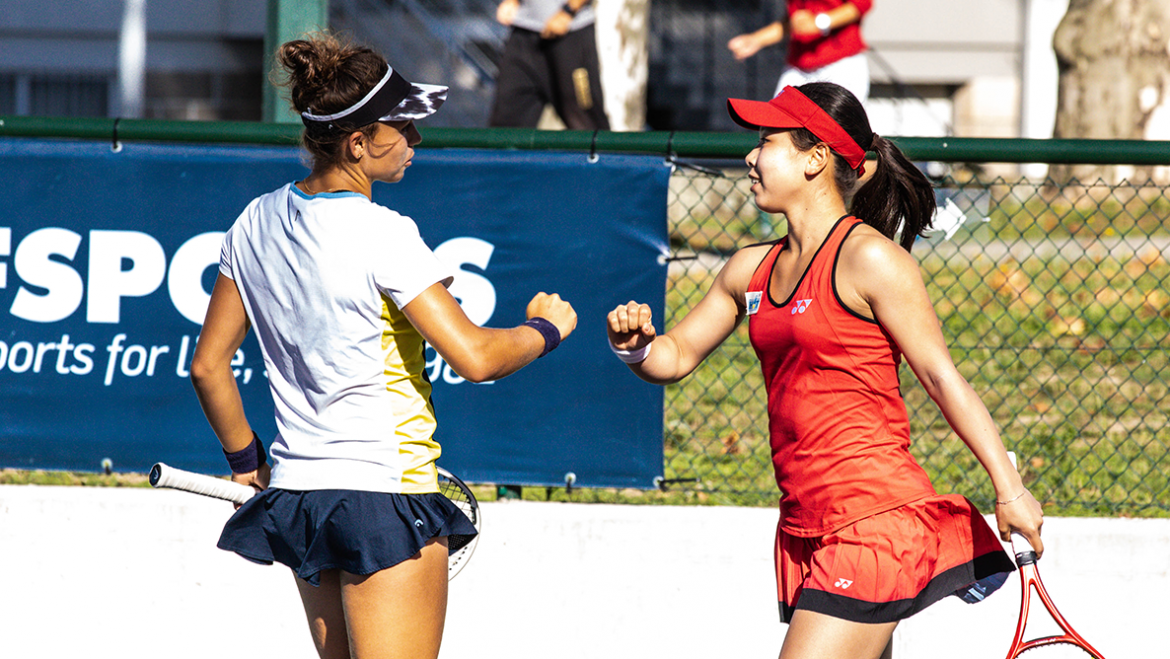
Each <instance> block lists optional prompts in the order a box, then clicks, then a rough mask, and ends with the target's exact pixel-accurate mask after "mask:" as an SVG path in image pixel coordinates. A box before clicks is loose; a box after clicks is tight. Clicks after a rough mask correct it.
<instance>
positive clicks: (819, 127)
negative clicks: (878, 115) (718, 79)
mask: <svg viewBox="0 0 1170 659" xmlns="http://www.w3.org/2000/svg"><path fill="white" fill-rule="evenodd" d="M727 112H728V113H729V114H731V118H732V119H734V120H735V123H737V124H739V125H740V126H743V127H744V128H807V129H808V130H809V131H810V132H812V134H813V135H816V137H817V139H819V140H821V141H822V142H824V143H825V144H828V145H829V148H830V149H832V150H833V152H835V153H838V154H840V155H841V157H843V158H845V162H847V163H849V166H850V167H852V168H853V169H855V170H857V175H858V176H861V175H862V174H864V173H865V149H862V148H861V147H860V146H858V145H857V142H854V141H853V138H852V137H849V133H846V132H845V129H843V128H841V126H840V125H839V124H838V123H837V122H836V121H834V120H833V118H832V117H830V116H829V113H828V112H825V111H824V110H822V109H821V106H819V105H817V104H816V103H813V102H812V101H810V100H809V99H808V97H807V96H805V95H804V94H802V93H800V90H799V89H797V88H795V87H785V88H784V89H781V90H780V93H779V94H777V95H776V98H774V99H772V100H770V101H768V102H767V103H765V102H763V101H748V100H744V99H740V98H729V99H727Z"/></svg>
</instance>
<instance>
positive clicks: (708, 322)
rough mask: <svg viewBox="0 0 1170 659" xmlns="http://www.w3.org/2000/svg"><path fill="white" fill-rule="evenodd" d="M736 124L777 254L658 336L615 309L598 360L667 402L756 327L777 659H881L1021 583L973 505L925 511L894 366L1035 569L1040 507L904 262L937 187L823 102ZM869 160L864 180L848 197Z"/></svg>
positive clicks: (806, 90)
mask: <svg viewBox="0 0 1170 659" xmlns="http://www.w3.org/2000/svg"><path fill="white" fill-rule="evenodd" d="M728 109H729V111H730V113H731V115H732V117H733V118H734V119H735V120H736V122H738V123H739V124H740V125H743V126H745V127H749V128H757V129H759V131H760V142H759V145H758V146H757V147H756V148H755V149H753V150H752V152H751V153H750V154H748V156H747V164H748V167H749V168H750V169H749V174H748V175H749V177H750V178H751V180H752V193H753V194H754V195H755V200H756V204H757V205H758V206H759V207H760V208H761V209H762V210H765V211H767V212H770V213H783V214H784V215H785V216H786V217H787V219H788V235H787V236H786V237H785V238H783V239H781V240H779V241H777V242H776V243H772V244H766V245H757V246H752V247H747V248H745V249H742V250H740V251H739V252H737V253H736V254H735V255H734V256H733V257H732V258H731V259H730V260H729V261H728V262H727V264H726V265H725V266H724V267H723V269H722V271H721V272H720V273H719V275H718V276H717V277H716V279H715V281H714V283H713V284H712V286H711V290H710V291H709V292H708V293H707V294H706V296H705V297H704V298H703V299H702V300H701V301H700V303H699V304H698V305H697V306H696V307H695V308H694V309H693V310H692V311H691V312H690V313H689V314H687V316H686V317H685V318H683V319H682V320H681V321H680V322H679V323H678V324H677V326H675V327H674V328H672V329H671V330H670V331H669V332H667V333H666V334H663V335H661V336H658V335H657V333H656V330H655V328H654V326H653V324H652V322H651V318H650V309H649V307H648V306H646V305H643V304H638V303H636V302H630V303H628V304H624V305H621V306H618V307H617V308H616V309H614V310H613V311H612V312H610V313H609V314H608V317H607V326H608V331H609V338H610V342H611V344H612V347H613V349H614V351H615V353H617V355H618V357H619V358H621V359H622V361H625V362H626V363H627V364H628V365H629V366H630V368H631V369H632V370H633V371H634V373H636V374H637V375H638V376H639V377H641V378H642V379H644V380H646V381H648V382H653V383H660V384H665V383H671V382H676V381H678V380H680V379H682V378H683V377H685V376H686V375H688V374H689V373H691V372H692V371H693V370H694V369H695V368H696V367H697V366H698V365H699V363H700V362H702V361H703V359H704V358H706V357H707V355H709V354H710V353H711V352H712V351H713V350H714V349H715V348H716V347H717V346H718V345H719V344H720V343H722V342H723V341H724V340H725V339H726V338H727V337H728V336H729V335H730V334H731V333H732V331H733V330H734V329H735V328H736V326H737V325H738V324H739V323H740V321H741V320H743V319H744V317H747V318H749V323H750V325H749V335H750V337H751V341H752V345H753V347H754V348H755V350H756V354H757V355H758V356H759V359H760V362H761V365H762V367H763V372H764V379H765V384H766V386H767V393H768V414H769V430H770V436H771V444H772V460H773V465H774V467H775V470H776V483H777V484H778V485H779V487H780V491H781V493H782V496H781V501H780V523H779V527H778V529H777V536H776V577H777V585H778V595H779V598H778V599H779V603H780V615H781V618H782V620H784V621H785V622H788V623H789V628H788V632H787V635H786V637H785V639H784V645H783V648H782V650H781V652H780V657H781V659H812V658H826V659H827V658H835V659H844V658H849V659H869V658H876V657H881V656H883V655H884V656H888V655H889V645H890V639H891V636H892V634H893V631H894V627H895V626H896V625H897V624H898V621H899V620H902V619H903V618H906V617H908V616H910V615H913V614H914V613H916V612H918V611H920V610H922V609H923V608H925V607H927V606H929V605H930V604H932V603H934V602H936V601H938V600H939V599H942V598H943V597H945V596H947V595H951V594H954V595H958V596H960V597H963V598H964V599H966V600H968V601H978V600H980V599H982V598H983V597H985V596H986V595H987V594H989V592H990V591H992V590H994V589H995V588H997V587H998V586H999V585H1000V584H1002V583H1003V579H1004V578H1005V577H1006V574H1007V573H1008V572H1010V571H1011V570H1012V569H1013V567H1014V566H1013V563H1012V561H1011V560H1010V559H1009V558H1008V556H1007V554H1006V553H1005V552H1004V551H1003V548H1002V546H1001V545H1000V543H999V540H998V539H997V538H996V534H995V533H994V532H993V531H992V530H991V529H990V528H989V527H988V525H987V524H986V523H985V522H984V520H983V518H982V517H981V516H980V515H979V512H978V511H977V510H976V509H975V507H974V505H972V504H971V502H969V501H968V500H967V499H965V498H964V497H962V496H959V495H945V496H944V495H939V494H937V493H936V492H935V490H934V488H933V487H932V486H931V484H930V481H929V480H928V478H927V476H926V474H925V472H924V471H923V470H922V468H921V467H920V466H919V465H918V464H917V462H916V461H915V460H914V458H913V457H912V456H911V454H910V452H909V445H910V437H909V421H908V418H907V413H906V407H905V404H904V403H903V401H902V397H901V394H900V392H899V388H898V365H899V363H900V362H901V360H902V358H905V359H906V362H907V363H908V364H909V365H910V368H911V369H913V371H914V373H915V375H917V376H918V379H919V380H920V381H921V382H922V384H923V386H924V387H925V388H926V391H927V392H928V393H929V394H930V396H931V398H933V399H934V401H935V403H936V404H938V406H939V408H940V409H941V410H942V412H943V414H944V416H945V417H946V419H947V420H948V422H949V423H950V424H951V426H952V428H954V430H955V432H956V433H957V434H958V435H959V437H961V438H962V439H963V441H964V442H966V444H967V446H968V447H969V448H970V449H971V451H972V452H973V453H974V454H975V456H976V457H977V458H978V459H979V461H980V463H982V465H983V466H984V468H985V469H986V470H987V473H988V474H989V475H990V476H991V480H992V483H993V484H994V486H995V491H996V498H997V504H996V507H995V508H996V510H995V514H996V519H997V525H998V527H999V536H1000V538H1002V539H1004V540H1007V539H1008V537H1009V532H1010V531H1013V530H1015V531H1019V532H1021V533H1022V534H1023V535H1024V536H1025V537H1026V538H1027V539H1028V540H1029V541H1030V542H1031V543H1032V545H1033V546H1034V547H1036V548H1037V549H1038V550H1042V545H1041V543H1040V525H1041V523H1042V518H1041V511H1040V505H1039V503H1037V502H1036V500H1035V499H1034V498H1033V497H1032V495H1031V494H1029V493H1028V491H1027V489H1025V487H1024V485H1023V483H1022V482H1021V480H1020V477H1019V474H1018V473H1017V472H1016V470H1015V469H1014V468H1013V467H1012V465H1011V463H1010V462H1009V460H1008V457H1007V452H1006V451H1005V450H1004V446H1003V443H1002V442H1001V441H1000V438H999V434H998V432H997V431H996V428H995V425H994V423H993V422H992V419H991V416H990V414H988V412H987V409H986V408H985V407H984V406H983V404H982V402H981V401H980V400H979V398H978V396H977V395H976V394H975V392H974V390H973V389H972V388H971V386H970V385H969V384H968V383H967V381H966V380H964V379H963V377H962V376H961V375H959V373H958V371H957V370H956V369H955V366H954V363H953V362H952V361H951V357H950V353H949V352H948V351H947V347H946V345H945V343H944V341H943V335H942V331H941V328H940V325H939V322H938V318H937V316H936V315H935V313H934V309H933V307H932V306H931V302H930V299H929V297H928V296H927V293H926V288H925V286H924V285H923V282H922V277H921V274H920V273H919V270H918V265H917V263H916V262H915V260H914V259H913V257H912V256H911V255H910V246H911V245H912V244H913V241H914V239H915V238H916V237H917V236H918V235H919V234H920V233H921V232H922V231H923V229H925V228H927V227H928V226H929V222H930V218H931V216H932V213H933V210H934V197H933V192H932V190H931V187H930V184H929V182H928V181H927V180H926V179H925V177H923V176H922V174H921V173H920V172H918V170H917V169H915V168H914V167H913V166H912V165H911V163H909V162H908V161H907V160H906V158H905V156H903V155H902V153H901V152H900V151H899V150H898V148H897V147H896V146H895V145H893V144H892V143H891V142H889V141H887V140H884V139H882V138H881V137H878V136H877V135H875V134H874V133H873V132H872V131H871V129H870V127H869V120H868V118H867V117H866V115H865V110H864V109H863V108H862V106H861V104H860V102H858V100H857V99H856V98H855V97H854V96H853V95H852V94H851V93H849V92H848V91H847V90H845V89H844V88H842V87H840V86H838V85H835V84H833V83H827V82H817V83H809V84H805V85H802V86H800V87H786V88H785V89H784V90H782V91H781V93H780V94H779V95H777V96H776V98H774V99H772V100H771V101H769V102H766V103H765V102H758V101H746V100H736V99H731V100H729V102H728ZM867 150H870V151H874V152H876V153H877V162H876V170H875V171H874V172H873V175H872V176H871V177H870V179H869V180H868V181H866V183H865V184H864V185H863V186H862V187H861V188H860V189H858V190H857V192H856V194H855V195H852V194H851V193H852V192H853V191H854V189H855V188H856V187H857V183H858V179H859V177H860V175H861V174H862V173H863V171H864V163H865V153H866V151H867ZM850 197H852V205H851V210H852V213H853V214H850V213H849V212H847V211H846V207H847V205H848V204H849V201H850ZM902 222H904V227H903V229H902V231H901V235H902V237H901V239H900V243H901V244H900V245H899V244H898V243H896V242H894V240H893V238H894V237H895V235H896V232H897V231H898V228H899V225H900V223H902Z"/></svg>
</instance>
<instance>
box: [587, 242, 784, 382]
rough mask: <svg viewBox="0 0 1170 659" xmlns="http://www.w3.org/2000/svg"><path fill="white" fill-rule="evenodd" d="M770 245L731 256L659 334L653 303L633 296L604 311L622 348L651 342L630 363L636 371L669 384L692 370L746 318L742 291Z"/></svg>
mask: <svg viewBox="0 0 1170 659" xmlns="http://www.w3.org/2000/svg"><path fill="white" fill-rule="evenodd" d="M766 253H767V246H762V247H750V248H747V249H743V250H740V251H739V252H737V253H736V254H735V255H734V256H732V257H731V259H730V260H729V261H728V262H727V264H726V265H725V266H723V269H722V270H721V271H720V272H719V275H718V276H716V277H715V282H714V283H712V284H711V289H710V290H709V291H707V294H706V295H705V296H703V299H702V300H700V301H699V304H697V305H695V308H694V309H691V311H690V313H688V314H687V315H686V317H685V318H683V319H682V320H681V321H680V322H679V323H678V324H677V325H675V326H674V328H672V329H671V330H670V331H669V332H667V333H666V334H663V335H662V336H658V335H657V332H656V331H655V329H654V325H653V323H652V319H651V318H650V307H649V306H648V305H645V304H639V303H637V302H633V301H631V302H629V303H627V304H623V305H620V306H618V307H617V308H615V309H614V310H613V311H611V312H609V314H608V315H607V316H606V328H607V331H608V333H609V340H610V343H611V344H613V346H614V347H616V348H618V349H621V350H640V349H642V348H644V347H645V346H647V345H649V344H651V343H653V345H654V347H653V349H652V350H650V353H649V355H648V356H647V357H646V359H645V360H644V361H641V362H636V363H632V364H628V366H629V367H630V370H631V371H633V372H634V374H636V375H637V376H638V377H640V378H642V379H643V380H645V381H647V382H651V383H654V384H671V383H674V382H678V381H679V380H681V379H683V378H685V377H686V376H688V375H690V374H691V372H693V371H694V370H695V369H696V368H697V367H698V366H699V364H701V363H702V362H703V360H704V359H706V358H707V355H710V354H711V352H712V351H714V350H715V348H717V347H719V344H721V343H723V341H724V340H726V339H727V337H728V336H730V335H731V333H732V332H733V331H735V328H736V326H738V325H739V322H740V321H741V320H742V319H743V314H744V307H743V299H744V291H746V290H747V285H748V283H749V282H750V281H751V277H752V273H753V272H754V271H755V268H756V266H757V265H758V264H759V262H760V260H761V259H763V257H764V255H765V254H766Z"/></svg>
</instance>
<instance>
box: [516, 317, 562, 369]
mask: <svg viewBox="0 0 1170 659" xmlns="http://www.w3.org/2000/svg"><path fill="white" fill-rule="evenodd" d="M524 324H525V325H526V326H527V327H531V328H532V329H534V330H536V331H537V332H540V335H541V336H543V337H544V350H543V351H542V352H541V353H540V356H539V357H537V359H539V358H540V357H544V356H545V355H547V354H548V353H550V352H552V351H553V350H556V349H557V346H559V345H560V344H561V331H560V330H559V329H557V326H556V325H553V324H552V323H551V322H549V321H548V320H546V319H544V318H541V317H540V316H537V317H536V318H529V319H528V320H526V321H524Z"/></svg>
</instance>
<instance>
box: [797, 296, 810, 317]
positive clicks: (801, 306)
mask: <svg viewBox="0 0 1170 659" xmlns="http://www.w3.org/2000/svg"><path fill="white" fill-rule="evenodd" d="M810 304H812V298H809V299H807V300H797V301H796V306H794V307H792V315H793V316H795V315H796V314H798V313H804V310H805V309H807V308H808V305H810Z"/></svg>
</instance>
